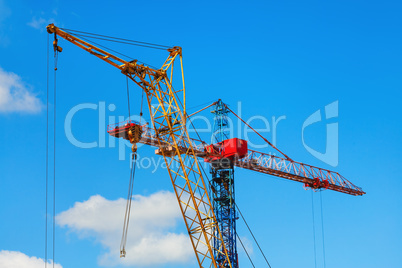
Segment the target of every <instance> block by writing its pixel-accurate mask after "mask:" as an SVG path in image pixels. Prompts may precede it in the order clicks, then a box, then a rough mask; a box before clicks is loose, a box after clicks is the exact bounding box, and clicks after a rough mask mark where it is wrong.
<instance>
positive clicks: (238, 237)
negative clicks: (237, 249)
mask: <svg viewBox="0 0 402 268" xmlns="http://www.w3.org/2000/svg"><path fill="white" fill-rule="evenodd" d="M236 236H237V239H239V241H240V244H241V246H242V247H243V249H244V252H246V254H247V257H248V259H249V260H250V262H251V265H252V266H253V267H254V268H255V266H254V263H253V261H252V260H251V258H250V255H249V254H248V252H247V250H246V247H245V246H244V245H243V242H242V241H241V239H240V236H239V235H238V234H237V233H236Z"/></svg>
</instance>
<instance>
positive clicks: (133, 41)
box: [60, 28, 170, 48]
mask: <svg viewBox="0 0 402 268" xmlns="http://www.w3.org/2000/svg"><path fill="white" fill-rule="evenodd" d="M60 29H61V30H63V31H66V32H67V31H69V32H76V33H82V34H89V35H93V36H100V37H105V38H109V39H115V40H122V41H128V42H132V43H139V44H145V45H151V46H158V47H164V48H170V47H169V46H166V45H159V44H153V43H147V42H142V41H136V40H130V39H125V38H119V37H113V36H108V35H101V34H94V33H90V32H83V31H77V30H72V29H66V28H60Z"/></svg>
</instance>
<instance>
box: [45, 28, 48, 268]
mask: <svg viewBox="0 0 402 268" xmlns="http://www.w3.org/2000/svg"><path fill="white" fill-rule="evenodd" d="M46 57H47V63H46V65H47V70H46V186H45V189H46V190H45V191H46V193H45V199H46V205H45V210H46V212H45V218H46V220H45V268H47V224H48V215H47V213H48V192H49V190H48V188H49V35H47V55H46Z"/></svg>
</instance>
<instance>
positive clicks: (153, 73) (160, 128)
mask: <svg viewBox="0 0 402 268" xmlns="http://www.w3.org/2000/svg"><path fill="white" fill-rule="evenodd" d="M47 32H48V33H49V34H54V36H55V41H54V43H53V46H54V49H55V51H61V48H59V46H58V43H57V36H60V37H62V38H64V39H65V40H67V41H69V42H71V43H73V44H75V45H76V46H78V47H80V48H82V49H84V50H85V51H87V52H89V53H90V54H92V55H94V56H96V57H98V58H100V59H101V60H103V61H105V62H107V63H109V64H111V65H112V66H114V67H116V68H118V69H119V70H120V71H121V72H122V73H123V74H124V75H126V76H127V77H129V78H130V79H131V80H132V81H134V82H135V83H136V84H137V85H138V86H140V87H141V88H142V90H144V93H145V94H146V97H147V102H148V109H149V113H150V116H151V121H152V125H153V129H154V130H155V133H156V135H155V137H154V142H155V144H156V145H157V147H158V148H159V151H158V152H159V153H158V154H160V155H162V156H163V158H164V160H165V163H166V167H167V170H168V173H169V176H170V179H171V181H172V184H173V188H174V191H175V194H176V197H177V200H178V203H179V207H180V210H181V213H182V215H183V218H184V221H185V224H186V227H187V230H188V233H189V236H190V240H191V244H192V246H193V249H194V252H195V254H196V258H197V261H198V263H199V266H200V267H215V268H218V267H219V266H218V264H217V262H216V260H215V257H214V252H220V254H221V255H223V256H225V257H226V260H225V262H224V263H223V265H224V266H225V267H230V268H231V267H232V264H231V263H230V260H229V257H228V254H227V250H226V248H225V246H224V244H223V243H221V244H220V245H221V246H220V247H219V248H216V247H214V245H213V243H212V241H214V240H216V239H218V240H223V238H222V234H221V232H220V230H219V226H218V224H217V221H216V217H215V214H214V211H213V206H212V204H211V201H210V199H209V195H208V190H207V186H206V184H205V182H204V178H203V176H202V172H201V168H200V165H199V163H198V160H197V157H196V156H195V153H194V148H193V145H192V142H191V140H190V137H189V134H188V131H187V128H186V124H185V122H186V111H185V104H184V105H183V104H182V103H185V86H184V77H183V69H182V70H181V74H182V82H183V88H182V89H179V90H175V89H174V88H173V85H172V83H171V81H172V79H173V63H174V60H175V59H176V57H177V56H179V58H180V62H181V67H182V66H183V65H182V55H181V48H180V47H173V48H170V49H167V50H168V52H169V56H168V58H167V59H166V61H165V63H164V64H163V65H162V68H160V69H157V70H156V69H154V68H151V67H149V66H145V65H144V64H138V63H137V60H133V61H125V60H123V59H121V58H119V57H116V56H115V55H113V54H111V53H109V52H107V51H105V50H102V49H100V48H98V47H96V46H94V45H92V44H90V43H88V42H85V41H83V40H81V39H80V38H78V37H76V36H73V35H72V34H70V33H67V32H65V31H63V30H62V29H60V28H58V27H56V26H55V25H54V24H49V25H48V26H47ZM180 93H182V94H183V101H181V100H180V96H179V94H180ZM155 101H157V103H156V104H155ZM166 142H167V143H169V145H170V147H166V146H165V145H166ZM179 142H180V143H181V144H182V146H179ZM183 148H185V151H183V150H182V149H183ZM216 230H217V231H218V232H216Z"/></svg>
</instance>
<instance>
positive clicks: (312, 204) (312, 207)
mask: <svg viewBox="0 0 402 268" xmlns="http://www.w3.org/2000/svg"><path fill="white" fill-rule="evenodd" d="M311 211H312V214H313V239H314V267H315V268H317V251H316V245H315V222H314V197H313V191H311Z"/></svg>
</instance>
